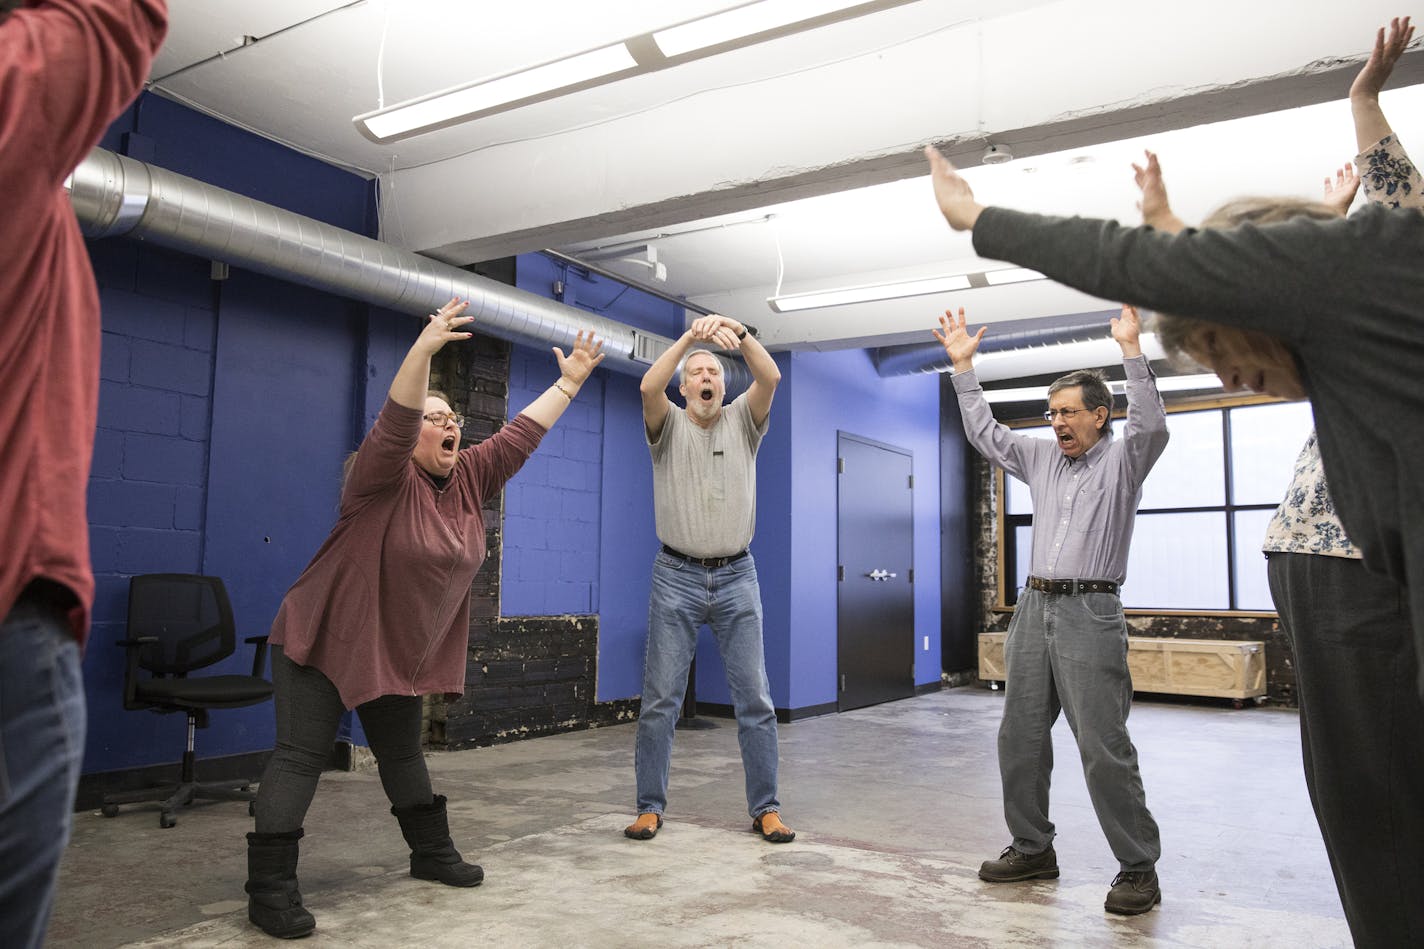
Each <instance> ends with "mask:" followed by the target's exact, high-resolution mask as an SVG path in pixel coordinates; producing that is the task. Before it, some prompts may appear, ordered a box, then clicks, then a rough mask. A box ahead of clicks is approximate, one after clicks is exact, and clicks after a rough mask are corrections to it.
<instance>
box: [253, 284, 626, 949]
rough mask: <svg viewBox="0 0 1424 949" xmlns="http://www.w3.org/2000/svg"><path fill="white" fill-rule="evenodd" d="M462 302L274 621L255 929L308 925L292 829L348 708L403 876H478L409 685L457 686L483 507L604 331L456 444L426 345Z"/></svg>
mask: <svg viewBox="0 0 1424 949" xmlns="http://www.w3.org/2000/svg"><path fill="white" fill-rule="evenodd" d="M464 309H465V303H463V302H461V301H459V300H451V301H450V302H449V303H447V304H445V306H443V307H441V308H440V309H439V310H438V311H437V312H436V313H435V314H434V315H433V316H432V317H431V318H430V322H429V323H427V324H426V325H425V327H424V329H423V330H422V331H421V333H420V336H419V337H418V338H417V339H416V341H415V343H414V345H412V346H411V348H410V352H409V353H408V354H407V355H406V357H405V360H404V362H402V363H401V367H400V369H399V370H398V371H397V372H396V377H395V380H394V381H393V382H392V383H391V388H390V394H389V398H388V399H387V401H386V404H385V406H384V408H382V409H381V414H380V416H379V417H378V418H377V419H376V423H375V425H373V426H372V428H371V431H370V432H369V433H368V434H367V435H366V438H365V440H364V441H363V442H362V443H361V447H360V449H359V450H358V451H357V452H356V454H355V455H354V456H353V458H352V459H351V460H350V462H349V465H348V470H347V477H346V481H345V484H344V485H343V487H342V491H341V513H340V517H339V519H338V520H337V523H336V526H335V527H334V528H332V531H331V535H330V536H329V537H328V538H327V539H326V542H325V543H324V544H322V546H321V549H320V550H318V551H317V552H316V556H315V557H313V558H312V561H311V563H310V564H308V565H307V568H306V570H304V571H303V572H302V575H301V576H300V577H298V578H297V582H296V583H295V584H293V586H292V588H291V589H290V590H288V591H287V595H286V597H285V598H284V599H283V601H282V606H281V608H280V609H279V610H278V611H277V618H276V620H274V621H273V624H272V633H271V637H270V639H269V642H270V643H271V644H272V646H273V648H272V682H273V685H274V686H275V687H276V694H275V702H274V704H275V707H276V713H277V747H276V750H275V751H274V752H273V754H272V758H271V760H270V761H269V762H268V765H267V769H266V771H265V773H264V774H263V776H262V784H261V786H260V787H259V789H258V792H257V807H256V811H257V828H256V831H255V832H254V833H250V834H248V835H247V841H248V844H247V868H248V873H247V876H248V879H247V887H246V889H247V892H248V918H249V919H250V920H251V921H252V922H253V923H254V924H255V925H256V926H258V927H259V928H260V929H262V931H263V932H266V933H267V934H268V935H272V936H279V937H283V938H294V937H298V936H305V935H306V934H307V933H310V932H311V931H312V930H313V929H314V928H315V927H316V920H315V919H313V917H312V914H311V913H310V912H308V911H307V910H306V908H305V907H303V906H302V897H301V893H300V891H299V890H298V887H297V875H296V869H297V857H298V846H299V845H298V841H300V840H301V838H302V823H303V821H304V820H305V818H306V812H307V808H308V807H309V806H310V805H311V801H312V797H313V796H314V795H315V793H316V786H317V779H318V778H319V777H320V775H321V771H322V768H323V767H324V765H325V762H326V757H327V754H328V753H329V751H330V749H331V747H332V743H333V742H334V741H335V740H336V731H337V727H338V725H339V724H340V721H341V716H342V714H343V713H344V712H345V710H346V709H351V708H354V709H356V711H357V713H358V714H359V715H360V716H361V724H362V726H363V727H364V729H365V731H366V737H367V739H368V740H369V741H370V743H371V750H372V751H373V752H374V753H375V755H376V760H377V764H378V766H379V769H380V776H381V786H382V787H383V788H384V789H385V792H386V796H387V797H388V798H389V799H390V802H391V813H392V814H394V815H395V817H396V819H397V820H398V821H399V822H400V827H401V833H402V834H403V835H404V836H405V839H406V843H408V844H409V845H410V850H411V854H410V875H411V876H413V877H416V878H417V879H422V880H437V881H439V882H441V883H446V884H449V885H450V886H477V885H479V883H480V882H481V881H482V880H483V879H484V871H483V870H482V869H480V868H479V867H478V866H475V865H473V864H469V863H466V862H464V860H463V859H462V858H461V856H460V852H459V851H458V850H456V849H455V844H454V842H453V841H452V840H451V839H450V825H449V821H448V819H447V817H446V813H445V798H444V796H442V795H437V794H435V793H434V792H433V790H432V788H431V784H430V773H429V771H428V770H427V768H426V765H425V758H424V755H423V754H422V753H421V748H420V736H421V725H420V720H421V696H423V695H426V694H429V693H434V692H443V693H446V694H447V695H449V696H451V697H453V698H459V697H460V696H461V695H463V694H464V688H465V654H466V646H467V642H468V637H469V625H470V584H471V582H472V581H473V580H474V578H475V573H476V572H477V571H478V570H479V568H480V565H481V564H482V563H484V559H485V522H484V517H483V516H482V514H481V508H482V507H483V506H484V504H485V503H486V502H487V501H488V500H489V499H490V498H491V497H493V496H494V495H496V494H498V493H499V492H500V491H501V490H502V489H503V488H504V483H505V482H506V481H508V480H509V478H510V477H511V476H512V475H513V474H514V473H515V472H516V471H518V470H519V468H520V466H521V465H523V464H524V461H525V459H527V458H528V457H529V455H530V454H531V453H532V452H533V451H534V449H535V448H536V447H537V446H538V444H539V440H540V439H541V438H542V437H543V436H544V433H545V432H547V431H548V430H549V428H550V427H551V426H552V425H553V424H554V422H556V421H557V420H558V418H559V416H560V415H562V414H563V412H564V410H565V409H566V408H568V406H569V405H570V404H571V403H572V401H573V398H574V396H575V395H577V394H578V391H579V388H580V386H582V385H583V383H584V380H585V379H587V378H588V376H589V373H591V372H592V371H593V369H594V367H595V366H597V365H598V364H599V363H600V362H602V361H603V353H602V352H601V351H600V350H601V349H602V346H603V344H602V343H601V342H595V341H594V338H593V334H592V333H588V334H587V335H585V334H584V333H583V332H580V333H579V334H578V336H577V338H576V340H575V343H574V347H573V350H572V351H571V352H570V353H569V355H568V356H565V355H564V353H563V351H562V350H560V349H558V348H557V347H555V348H554V357H555V359H557V361H558V365H559V378H558V380H557V381H555V382H554V384H553V385H551V386H549V388H548V389H546V390H545V391H544V392H543V393H542V394H541V395H540V396H539V397H538V398H536V399H535V400H534V401H533V402H532V403H530V405H529V406H528V407H527V408H525V409H524V411H522V412H520V413H519V415H518V416H516V417H515V419H514V420H513V421H512V422H510V423H509V424H508V425H506V426H504V427H503V428H502V429H500V430H499V431H498V432H496V433H495V434H493V435H491V436H490V437H489V438H487V439H485V440H484V441H482V442H480V443H479V444H477V445H473V446H471V447H469V448H465V449H461V448H460V425H461V424H462V420H461V418H460V416H458V415H456V414H455V413H454V412H452V411H451V409H450V405H449V403H448V401H447V400H446V399H445V397H444V396H443V395H441V394H439V393H436V392H431V391H429V389H428V386H429V382H430V359H431V357H432V356H434V355H435V354H436V353H437V352H439V351H440V349H441V348H443V347H444V346H445V344H446V343H448V342H451V341H458V340H464V339H469V338H470V336H472V335H473V334H471V333H469V332H466V331H464V329H463V327H465V326H466V325H468V324H469V323H470V322H471V321H472V320H473V319H474V317H470V316H462V315H461V313H463V311H464Z"/></svg>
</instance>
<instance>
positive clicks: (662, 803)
mask: <svg viewBox="0 0 1424 949" xmlns="http://www.w3.org/2000/svg"><path fill="white" fill-rule="evenodd" d="M694 343H704V344H709V345H712V346H716V347H718V348H721V349H726V350H739V351H740V352H741V353H742V356H743V357H744V358H745V359H746V363H747V368H748V369H749V370H750V371H751V374H752V384H751V386H750V387H749V388H748V389H747V391H746V392H744V393H742V394H741V395H739V396H738V397H737V398H736V399H734V400H733V401H732V403H731V405H727V406H724V405H723V404H722V400H723V398H724V397H725V396H726V385H725V383H724V381H723V379H722V365H721V362H720V361H719V360H718V359H717V357H716V356H713V355H712V354H711V353H709V352H706V351H705V350H701V349H699V350H696V351H694V352H692V353H691V354H690V355H689V354H688V350H689V349H691V348H692V345H693V344H694ZM684 357H686V362H683V359H684ZM680 362H682V363H683V366H682V383H681V385H680V386H679V391H680V392H681V393H682V397H683V398H684V399H685V400H686V402H687V407H686V408H685V409H683V410H681V411H678V409H677V408H676V407H675V406H674V405H673V404H672V402H671V401H669V399H668V397H667V387H668V384H669V383H670V382H671V381H672V377H673V374H674V373H675V372H676V371H677V367H678V363H680ZM780 381H781V371H780V370H779V369H777V368H776V363H775V362H774V361H773V360H772V358H771V354H770V353H768V352H767V351H766V349H765V348H764V347H763V346H762V345H761V343H759V342H757V339H756V336H755V334H754V333H752V332H750V331H749V329H748V328H747V327H746V326H743V325H742V324H741V323H739V322H737V321H736V320H733V319H731V318H729V317H725V316H703V317H699V318H698V319H696V320H694V321H693V323H692V326H691V328H689V329H688V331H687V332H685V333H683V334H682V336H681V337H680V338H679V339H678V340H677V341H676V342H675V343H673V344H672V346H671V347H669V348H668V350H667V352H665V353H663V354H662V355H661V356H660V357H658V359H657V361H656V362H654V363H653V364H652V366H650V367H649V368H648V372H647V374H646V375H644V376H643V383H642V386H641V389H640V391H641V393H642V397H643V426H644V430H645V434H646V435H647V439H648V449H649V451H650V452H651V453H652V458H653V510H654V516H655V520H656V524H657V532H658V540H659V541H661V542H662V548H661V549H660V550H659V551H658V554H657V558H656V560H655V562H654V564H653V588H652V595H651V599H650V602H649V605H648V645H647V658H646V660H645V662H644V666H643V703H642V712H641V714H640V715H639V717H638V737H637V742H636V750H635V756H634V757H635V762H634V769H635V771H636V774H637V780H638V817H637V820H635V821H634V822H633V823H632V824H630V825H629V826H628V827H626V828H625V829H624V831H623V833H624V834H625V835H626V836H628V837H631V838H633V839H634V840H650V839H651V838H652V837H653V836H654V835H655V834H656V833H657V832H658V828H660V827H661V826H662V823H663V817H662V815H663V810H664V809H665V808H666V807H667V785H668V766H669V763H670V762H671V759H672V739H673V731H674V729H675V728H676V725H677V716H678V711H679V709H680V708H681V707H682V699H683V694H684V692H685V691H686V690H687V671H688V668H689V667H690V666H691V664H692V657H693V654H694V653H695V652H696V649H697V633H698V630H699V629H701V628H702V626H703V625H704V624H705V625H707V626H709V627H710V628H711V629H712V635H713V636H714V637H715V638H716V640H717V648H718V650H719V651H720V652H721V655H722V664H723V665H724V666H725V667H726V670H727V685H728V687H729V689H730V691H731V694H732V709H733V712H734V713H735V714H736V717H737V740H738V742H739V743H740V744H741V749H742V768H743V770H744V771H745V772H746V789H747V812H748V813H749V814H750V815H751V817H752V829H753V830H754V831H756V832H757V833H759V834H761V835H762V837H763V838H764V839H765V840H768V841H770V842H771V843H787V842H789V841H791V840H792V839H793V838H794V837H795V836H796V833H795V831H793V830H791V828H789V827H787V826H786V825H785V824H783V823H782V822H781V818H780V817H779V816H778V812H779V811H780V810H781V803H780V801H778V800H777V796H776V769H777V750H776V709H775V707H774V706H773V705H772V702H771V686H770V684H769V683H768V682H767V678H766V662H765V657H764V654H763V649H762V637H761V616H762V612H761V590H760V588H759V587H758V585H757V574H756V562H755V561H754V560H753V559H752V555H751V553H750V551H748V549H747V545H748V544H750V543H751V540H752V534H753V532H754V531H755V529H756V452H757V447H758V446H759V445H760V444H761V439H762V436H763V435H765V434H766V428H767V422H768V420H769V417H770V415H771V399H772V396H773V395H774V394H775V393H776V385H777V383H778V382H780Z"/></svg>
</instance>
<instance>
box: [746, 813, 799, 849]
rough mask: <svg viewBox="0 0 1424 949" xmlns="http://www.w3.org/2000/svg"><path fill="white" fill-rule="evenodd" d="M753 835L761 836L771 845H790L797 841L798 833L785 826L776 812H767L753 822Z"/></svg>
mask: <svg viewBox="0 0 1424 949" xmlns="http://www.w3.org/2000/svg"><path fill="white" fill-rule="evenodd" d="M752 833H754V834H761V839H762V840H765V841H766V842H767V843H769V844H789V843H791V841H793V840H795V839H796V831H794V830H792V829H791V828H790V827H787V826H786V825H785V824H783V823H782V822H781V815H779V814H777V813H776V811H767V812H766V813H765V814H763V815H761V816H760V817H758V818H757V819H756V820H754V821H752Z"/></svg>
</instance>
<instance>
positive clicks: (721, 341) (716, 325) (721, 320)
mask: <svg viewBox="0 0 1424 949" xmlns="http://www.w3.org/2000/svg"><path fill="white" fill-rule="evenodd" d="M743 329H744V327H743V326H742V324H741V323H739V322H737V321H736V320H734V319H732V318H731V317H730V316H719V315H718V314H715V313H713V314H710V315H708V316H699V317H698V318H697V319H695V320H693V321H692V326H690V327H688V331H689V332H690V333H692V338H693V339H695V340H697V341H698V342H699V343H711V344H712V345H714V346H716V347H718V348H719V349H741V347H742V341H741V340H740V339H738V338H737V334H738V333H740V332H742V331H743Z"/></svg>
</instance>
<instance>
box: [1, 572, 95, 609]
mask: <svg viewBox="0 0 1424 949" xmlns="http://www.w3.org/2000/svg"><path fill="white" fill-rule="evenodd" d="M15 605H16V606H20V605H25V606H38V607H42V608H44V609H47V610H51V611H53V612H55V613H60V614H64V613H68V612H69V611H70V610H72V609H74V607H76V606H78V605H79V597H77V596H75V595H74V591H73V590H71V589H69V587H67V586H65V585H64V584H62V583H59V582H57V581H54V580H49V579H46V578H44V577H36V578H35V579H33V580H31V581H30V582H29V583H28V584H27V585H26V586H25V588H24V589H23V590H21V591H20V595H19V596H18V597H16V598H15Z"/></svg>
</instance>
